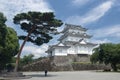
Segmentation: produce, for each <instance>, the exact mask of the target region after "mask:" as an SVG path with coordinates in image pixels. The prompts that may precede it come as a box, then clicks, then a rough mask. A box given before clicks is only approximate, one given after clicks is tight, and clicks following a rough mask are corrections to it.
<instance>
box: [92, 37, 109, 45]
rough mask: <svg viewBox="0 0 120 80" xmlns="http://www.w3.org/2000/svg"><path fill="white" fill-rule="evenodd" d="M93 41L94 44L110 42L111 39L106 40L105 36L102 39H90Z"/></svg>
mask: <svg viewBox="0 0 120 80" xmlns="http://www.w3.org/2000/svg"><path fill="white" fill-rule="evenodd" d="M92 42H93V43H96V44H102V43H110V42H111V41H110V40H108V39H107V38H105V39H103V40H97V39H94V40H92Z"/></svg>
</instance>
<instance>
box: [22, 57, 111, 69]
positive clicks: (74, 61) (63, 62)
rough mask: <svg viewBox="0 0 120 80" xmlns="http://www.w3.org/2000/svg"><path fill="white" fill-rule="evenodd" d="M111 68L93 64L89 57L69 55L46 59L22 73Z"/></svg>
mask: <svg viewBox="0 0 120 80" xmlns="http://www.w3.org/2000/svg"><path fill="white" fill-rule="evenodd" d="M108 68H109V69H110V68H111V67H110V66H105V65H103V64H91V63H90V56H89V55H68V56H55V57H50V58H46V59H43V60H40V61H36V62H33V63H32V64H29V65H26V66H23V67H22V69H21V70H22V71H44V70H45V69H47V70H49V71H73V70H75V71H78V70H103V69H108Z"/></svg>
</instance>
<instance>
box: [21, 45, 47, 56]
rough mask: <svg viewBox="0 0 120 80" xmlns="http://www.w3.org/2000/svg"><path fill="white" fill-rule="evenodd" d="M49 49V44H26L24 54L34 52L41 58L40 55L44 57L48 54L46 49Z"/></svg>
mask: <svg viewBox="0 0 120 80" xmlns="http://www.w3.org/2000/svg"><path fill="white" fill-rule="evenodd" d="M47 49H48V45H47V44H43V45H42V46H40V47H36V46H25V47H24V48H23V53H24V54H23V55H22V56H24V55H28V54H33V55H34V57H35V58H39V57H43V56H47V54H46V53H45V51H46V50H47Z"/></svg>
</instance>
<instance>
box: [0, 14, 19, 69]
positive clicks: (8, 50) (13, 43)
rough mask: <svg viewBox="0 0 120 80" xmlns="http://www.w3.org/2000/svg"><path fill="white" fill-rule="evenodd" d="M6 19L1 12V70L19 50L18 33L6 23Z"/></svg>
mask: <svg viewBox="0 0 120 80" xmlns="http://www.w3.org/2000/svg"><path fill="white" fill-rule="evenodd" d="M6 20H7V19H6V18H5V17H4V15H3V14H2V13H0V70H2V69H3V68H5V65H6V64H7V63H9V62H10V61H11V60H12V57H13V56H15V55H16V54H17V52H18V50H19V43H18V37H17V34H16V32H15V31H14V29H12V28H10V27H7V26H6V25H5V22H6Z"/></svg>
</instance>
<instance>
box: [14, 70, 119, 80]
mask: <svg viewBox="0 0 120 80" xmlns="http://www.w3.org/2000/svg"><path fill="white" fill-rule="evenodd" d="M23 74H25V75H28V76H32V78H29V79H19V80H120V73H117V72H96V71H66V72H65V71H63V72H48V75H47V77H45V76H44V72H24V73H23ZM16 80H18V79H16Z"/></svg>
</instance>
